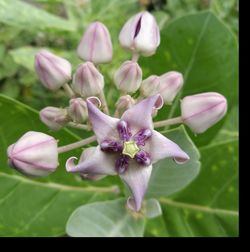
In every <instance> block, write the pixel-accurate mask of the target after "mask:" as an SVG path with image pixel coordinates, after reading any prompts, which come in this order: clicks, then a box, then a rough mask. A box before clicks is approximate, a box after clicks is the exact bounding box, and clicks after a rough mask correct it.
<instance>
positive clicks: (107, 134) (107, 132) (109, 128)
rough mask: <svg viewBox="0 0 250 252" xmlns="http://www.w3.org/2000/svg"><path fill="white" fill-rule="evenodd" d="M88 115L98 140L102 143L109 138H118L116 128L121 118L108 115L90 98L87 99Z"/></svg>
mask: <svg viewBox="0 0 250 252" xmlns="http://www.w3.org/2000/svg"><path fill="white" fill-rule="evenodd" d="M87 107H88V115H89V120H90V121H91V124H92V128H93V131H94V132H95V135H96V137H97V141H98V142H99V143H101V142H102V141H103V140H105V139H107V138H109V139H110V138H111V139H112V138H114V139H117V138H118V133H117V130H116V126H117V123H118V122H119V119H117V118H114V117H111V116H108V115H106V114H104V113H103V112H101V111H100V110H99V109H98V108H97V107H96V106H95V105H94V104H93V103H92V102H91V101H90V100H89V99H87Z"/></svg>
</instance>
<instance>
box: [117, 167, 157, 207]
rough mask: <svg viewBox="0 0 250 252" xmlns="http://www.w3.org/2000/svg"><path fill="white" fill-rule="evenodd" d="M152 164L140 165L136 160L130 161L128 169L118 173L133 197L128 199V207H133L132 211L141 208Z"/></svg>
mask: <svg viewBox="0 0 250 252" xmlns="http://www.w3.org/2000/svg"><path fill="white" fill-rule="evenodd" d="M151 171H152V166H151V165H150V166H147V167H145V166H140V165H138V164H137V163H136V162H130V164H129V169H128V170H127V171H126V172H125V173H124V174H120V178H121V179H122V180H123V181H124V182H125V183H126V185H127V186H128V187H129V189H130V191H131V193H132V195H133V197H132V198H129V199H128V207H130V208H133V210H134V211H137V212H138V211H139V210H140V209H141V205H142V201H143V198H144V194H145V193H146V191H147V188H148V182H149V179H150V175H151Z"/></svg>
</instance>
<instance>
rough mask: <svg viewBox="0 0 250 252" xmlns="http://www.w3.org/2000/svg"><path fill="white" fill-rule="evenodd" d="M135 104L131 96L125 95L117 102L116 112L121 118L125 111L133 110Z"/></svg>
mask: <svg viewBox="0 0 250 252" xmlns="http://www.w3.org/2000/svg"><path fill="white" fill-rule="evenodd" d="M134 104H135V100H134V99H133V98H132V97H131V96H130V95H124V96H121V97H120V98H119V100H118V101H117V102H116V104H115V106H116V111H117V113H118V114H119V115H120V116H121V115H122V114H123V112H124V111H126V110H127V109H129V108H131V107H132V106H133V105H134Z"/></svg>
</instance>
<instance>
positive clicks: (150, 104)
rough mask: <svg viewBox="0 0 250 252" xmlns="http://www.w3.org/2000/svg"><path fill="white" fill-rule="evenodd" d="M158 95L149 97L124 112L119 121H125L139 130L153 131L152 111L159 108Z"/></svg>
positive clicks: (159, 97)
mask: <svg viewBox="0 0 250 252" xmlns="http://www.w3.org/2000/svg"><path fill="white" fill-rule="evenodd" d="M159 99H161V96H160V95H159V94H157V95H153V96H150V97H148V98H146V99H144V100H142V101H141V102H139V103H137V104H136V105H134V106H133V107H132V108H130V109H128V110H126V111H125V112H124V114H123V115H122V117H121V120H124V121H127V122H128V123H129V124H130V125H133V128H135V129H136V128H137V130H140V129H142V128H145V129H147V128H149V129H153V123H152V115H151V114H152V111H153V109H154V108H155V107H158V106H159Z"/></svg>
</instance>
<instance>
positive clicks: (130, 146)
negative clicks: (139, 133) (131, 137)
mask: <svg viewBox="0 0 250 252" xmlns="http://www.w3.org/2000/svg"><path fill="white" fill-rule="evenodd" d="M139 150H140V149H139V147H138V146H137V144H136V143H135V141H127V142H124V144H123V150H122V154H124V155H127V156H129V157H131V158H134V156H135V155H136V153H137V152H138V151H139Z"/></svg>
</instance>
